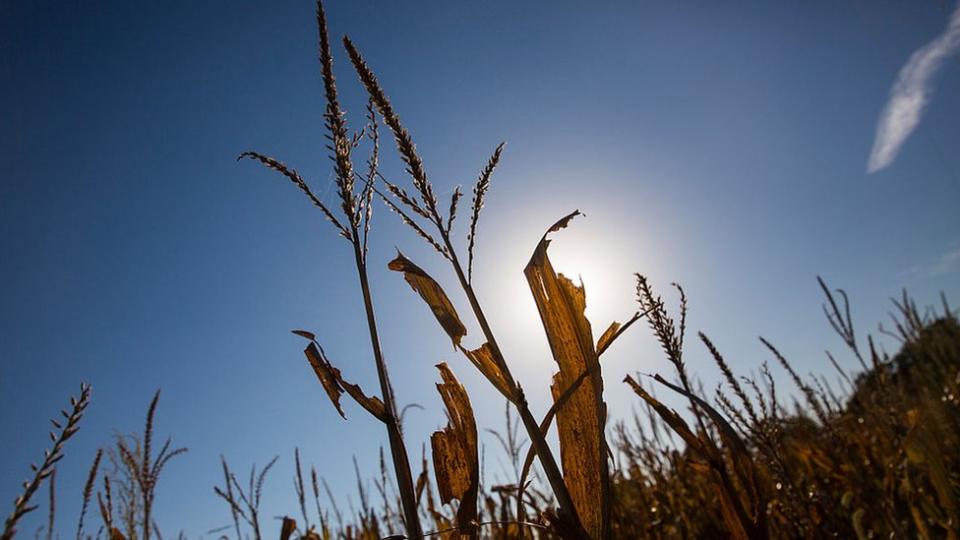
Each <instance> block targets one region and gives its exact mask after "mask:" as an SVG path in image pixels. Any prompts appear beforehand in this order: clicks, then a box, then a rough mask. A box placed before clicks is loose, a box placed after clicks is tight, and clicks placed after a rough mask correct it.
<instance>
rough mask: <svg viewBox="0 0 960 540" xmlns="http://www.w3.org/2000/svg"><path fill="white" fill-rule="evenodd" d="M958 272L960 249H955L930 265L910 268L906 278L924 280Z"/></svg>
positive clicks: (941, 255)
mask: <svg viewBox="0 0 960 540" xmlns="http://www.w3.org/2000/svg"><path fill="white" fill-rule="evenodd" d="M958 271H960V247H954V248H951V249H948V250H947V251H945V252H943V253H941V254H940V256H939V257H937V258H936V259H935V260H933V261H930V262H929V263H928V264H923V265H918V266H914V267H913V268H910V269H909V270H907V271H906V277H907V278H909V279H912V280H923V279H929V278H934V277H937V276H943V275H946V274H952V273H954V272H958Z"/></svg>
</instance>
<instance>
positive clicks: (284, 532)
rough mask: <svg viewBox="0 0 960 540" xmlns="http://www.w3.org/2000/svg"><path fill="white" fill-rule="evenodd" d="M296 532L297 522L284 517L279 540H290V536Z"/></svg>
mask: <svg viewBox="0 0 960 540" xmlns="http://www.w3.org/2000/svg"><path fill="white" fill-rule="evenodd" d="M295 530H297V520H295V519H293V518H291V517H287V516H284V517H283V524H282V525H280V540H290V535H292V534H293V532H294V531H295Z"/></svg>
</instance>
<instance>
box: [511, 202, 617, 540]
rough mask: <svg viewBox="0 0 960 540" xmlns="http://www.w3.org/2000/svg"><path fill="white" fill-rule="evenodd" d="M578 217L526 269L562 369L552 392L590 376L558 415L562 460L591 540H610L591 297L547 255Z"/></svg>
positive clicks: (603, 416) (544, 242)
mask: <svg viewBox="0 0 960 540" xmlns="http://www.w3.org/2000/svg"><path fill="white" fill-rule="evenodd" d="M578 214H579V212H573V213H572V214H569V215H567V216H565V217H564V218H563V219H561V220H560V221H558V222H557V223H555V224H554V225H553V226H552V227H550V229H549V230H548V231H547V232H546V233H545V234H544V235H543V238H541V240H540V243H539V244H538V245H537V248H536V249H535V250H534V252H533V256H532V257H531V258H530V262H529V263H528V264H527V266H526V268H524V271H523V272H524V274H525V275H526V277H527V283H528V284H529V285H530V291H531V292H532V293H533V297H534V300H535V301H536V304H537V309H538V310H539V312H540V319H541V321H542V322H543V327H544V330H545V331H546V334H547V340H548V341H549V343H550V350H551V352H552V353H553V358H554V360H555V361H556V362H557V365H558V366H559V367H560V371H559V372H558V373H557V374H556V375H554V377H553V384H552V386H551V391H552V393H553V398H554V401H556V400H558V399H559V398H560V397H561V396H562V395H563V394H564V393H565V392H566V390H567V389H568V388H569V387H570V386H571V385H573V384H574V383H575V382H576V381H577V379H578V378H579V377H580V376H581V374H582V373H584V372H585V371H588V370H589V371H590V376H589V378H588V381H589V384H588V383H587V382H588V381H584V384H582V385H580V387H579V388H577V389H576V390H575V391H574V392H573V394H572V395H571V396H570V398H569V400H568V401H567V403H566V404H565V405H564V406H563V407H561V408H560V409H559V410H558V411H557V431H558V433H559V435H560V459H561V462H562V464H563V476H564V483H565V484H566V486H567V489H568V490H569V491H570V496H571V498H572V499H573V503H574V506H576V510H577V514H578V515H579V516H580V521H581V523H583V526H584V528H585V529H586V531H587V533H588V534H589V535H590V537H592V538H606V537H608V531H609V523H608V522H609V508H610V507H609V497H610V486H609V471H608V463H607V444H606V437H605V433H604V428H605V425H606V417H607V411H606V404H605V403H604V402H603V380H602V378H601V376H600V370H599V359H598V356H597V350H596V349H595V348H594V344H593V331H592V330H591V328H590V321H588V320H587V318H586V317H585V316H584V309H585V308H586V296H585V294H584V290H583V287H582V286H576V285H574V284H573V282H572V281H570V280H569V279H567V278H566V277H564V276H563V275H558V274H557V273H556V272H555V271H554V269H553V265H552V264H551V263H550V259H549V257H548V256H547V247H548V246H549V244H550V241H549V240H548V239H547V236H548V235H549V234H550V233H551V232H555V231H558V230H560V229H562V228H564V227H566V226H567V224H568V223H569V222H570V220H571V219H573V218H574V217H575V216H577V215H578Z"/></svg>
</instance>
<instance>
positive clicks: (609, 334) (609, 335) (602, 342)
mask: <svg viewBox="0 0 960 540" xmlns="http://www.w3.org/2000/svg"><path fill="white" fill-rule="evenodd" d="M619 330H620V323H618V322H617V321H613V322H612V323H610V326H608V327H607V329H606V330H605V331H604V332H603V335H601V336H600V339H598V340H597V354H598V355H599V354H602V353H603V351H605V350H607V347H609V346H610V344H611V343H612V342H613V339H614V338H615V337H617V331H619Z"/></svg>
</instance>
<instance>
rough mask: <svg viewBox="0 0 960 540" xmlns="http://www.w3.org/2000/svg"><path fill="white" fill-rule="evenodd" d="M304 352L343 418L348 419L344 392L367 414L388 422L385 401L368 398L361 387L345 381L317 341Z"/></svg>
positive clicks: (374, 397)
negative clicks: (344, 405) (343, 402)
mask: <svg viewBox="0 0 960 540" xmlns="http://www.w3.org/2000/svg"><path fill="white" fill-rule="evenodd" d="M303 352H304V354H305V355H306V356H307V361H308V362H310V367H312V368H313V371H314V373H316V374H317V378H318V379H320V384H321V385H323V389H324V390H325V391H326V392H327V396H328V397H329V398H330V401H331V402H333V406H334V407H336V408H337V412H338V413H340V416H341V417H343V418H346V417H347V416H346V415H345V414H344V413H343V408H342V407H341V406H340V396H341V395H342V394H343V392H346V393H347V394H348V395H349V396H350V397H352V398H353V400H354V401H356V402H357V404H359V405H360V406H361V407H363V408H364V409H366V410H367V412H369V413H370V414H372V415H373V416H375V417H376V418H378V419H379V420H381V421H384V422H385V421H386V419H387V413H386V407H385V406H384V404H383V401H381V400H380V398H378V397H376V396H367V395H366V394H364V393H363V390H361V389H360V387H359V386H357V385H355V384H350V383H348V382H347V381H345V380H344V379H343V376H342V375H341V374H340V370H339V369H337V368H335V367H334V366H333V364H331V363H330V361H329V360H328V359H327V357H326V355H325V354H324V353H323V349H321V348H320V347H319V346H318V345H317V343H316V342H315V341H312V342H311V343H310V345H307V348H306V349H304V351H303Z"/></svg>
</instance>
